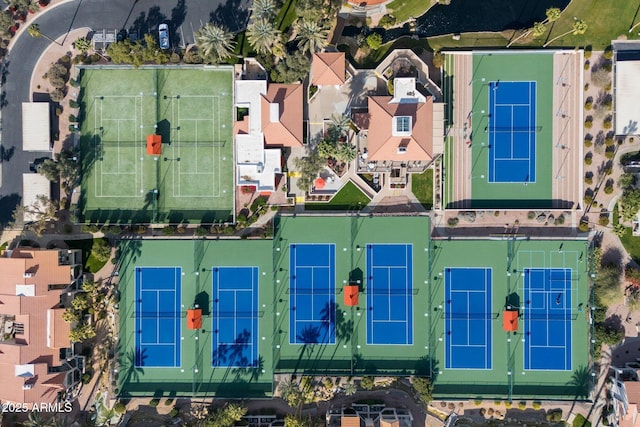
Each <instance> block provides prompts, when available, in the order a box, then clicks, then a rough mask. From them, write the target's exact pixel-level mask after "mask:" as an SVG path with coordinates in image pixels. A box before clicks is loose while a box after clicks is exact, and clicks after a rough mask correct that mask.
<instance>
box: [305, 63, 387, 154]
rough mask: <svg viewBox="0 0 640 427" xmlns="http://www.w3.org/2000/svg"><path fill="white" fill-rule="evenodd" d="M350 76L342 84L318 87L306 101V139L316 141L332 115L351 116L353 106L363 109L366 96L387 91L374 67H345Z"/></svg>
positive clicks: (365, 104)
mask: <svg viewBox="0 0 640 427" xmlns="http://www.w3.org/2000/svg"><path fill="white" fill-rule="evenodd" d="M348 71H349V73H350V74H351V76H352V77H351V78H350V79H349V80H347V81H346V82H345V83H344V84H343V85H341V86H321V87H318V91H317V92H316V93H315V94H314V95H313V97H311V99H310V100H309V140H310V141H316V142H319V141H321V139H322V136H323V134H324V131H325V128H326V126H325V121H326V120H327V119H330V118H331V116H332V115H335V114H345V115H350V113H351V110H352V109H366V107H367V97H368V96H370V95H379V94H380V95H382V94H386V93H387V85H386V82H385V81H384V80H383V79H381V78H379V77H377V75H376V73H375V71H373V70H355V69H353V68H352V67H351V66H348Z"/></svg>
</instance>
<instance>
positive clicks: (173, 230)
mask: <svg viewBox="0 0 640 427" xmlns="http://www.w3.org/2000/svg"><path fill="white" fill-rule="evenodd" d="M175 233H176V228H175V227H173V226H171V225H167V226H166V227H164V228H163V229H162V235H163V236H173V235H174V234H175Z"/></svg>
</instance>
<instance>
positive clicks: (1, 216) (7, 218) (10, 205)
mask: <svg viewBox="0 0 640 427" xmlns="http://www.w3.org/2000/svg"><path fill="white" fill-rule="evenodd" d="M21 201H22V197H20V195H19V194H18V193H13V194H9V195H8V196H2V197H0V225H1V226H2V227H5V226H6V225H7V224H9V223H10V222H11V221H12V220H13V212H14V211H15V210H16V208H17V207H18V206H19V205H20V202H21Z"/></svg>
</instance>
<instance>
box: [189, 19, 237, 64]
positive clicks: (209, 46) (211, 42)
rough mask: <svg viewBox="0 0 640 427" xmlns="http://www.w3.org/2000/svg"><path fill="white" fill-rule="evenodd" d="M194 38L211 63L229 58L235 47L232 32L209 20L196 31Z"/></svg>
mask: <svg viewBox="0 0 640 427" xmlns="http://www.w3.org/2000/svg"><path fill="white" fill-rule="evenodd" d="M195 39H196V45H198V48H199V49H200V51H201V52H202V53H203V56H204V57H205V58H207V59H208V60H210V61H211V62H213V63H219V62H222V61H224V60H225V59H227V58H229V57H230V56H231V55H232V53H233V49H234V47H235V42H234V41H233V34H231V32H229V31H227V30H226V29H224V28H223V27H219V26H217V25H214V24H212V23H210V22H207V23H206V24H204V25H203V26H202V27H201V28H200V29H199V30H198V31H196V33H195Z"/></svg>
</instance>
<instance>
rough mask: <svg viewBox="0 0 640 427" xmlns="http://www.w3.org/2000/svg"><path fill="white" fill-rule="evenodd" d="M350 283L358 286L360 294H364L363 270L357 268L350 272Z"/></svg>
mask: <svg viewBox="0 0 640 427" xmlns="http://www.w3.org/2000/svg"><path fill="white" fill-rule="evenodd" d="M352 252H353V251H352ZM349 283H350V284H357V285H358V291H359V292H363V291H364V288H363V285H364V272H363V271H362V269H361V268H355V269H353V270H351V271H350V272H349Z"/></svg>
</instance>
